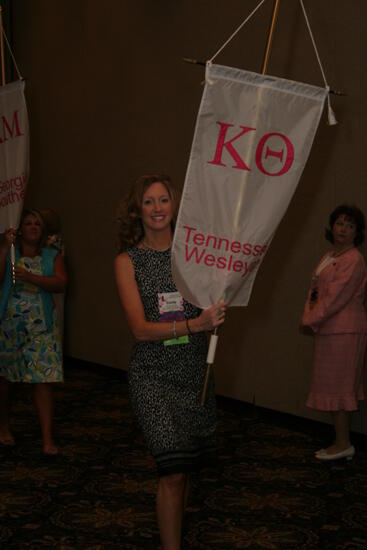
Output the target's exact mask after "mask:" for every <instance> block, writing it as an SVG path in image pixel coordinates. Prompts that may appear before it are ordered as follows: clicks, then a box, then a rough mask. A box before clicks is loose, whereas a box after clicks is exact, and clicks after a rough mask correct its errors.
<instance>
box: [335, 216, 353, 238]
mask: <svg viewBox="0 0 367 550" xmlns="http://www.w3.org/2000/svg"><path fill="white" fill-rule="evenodd" d="M356 233H357V228H356V224H355V223H354V221H353V220H352V219H350V218H348V217H347V216H346V215H345V214H341V215H340V216H339V217H338V218H337V219H336V220H335V223H334V225H333V237H334V244H336V245H339V246H341V245H342V246H351V245H352V244H354V239H355V236H356Z"/></svg>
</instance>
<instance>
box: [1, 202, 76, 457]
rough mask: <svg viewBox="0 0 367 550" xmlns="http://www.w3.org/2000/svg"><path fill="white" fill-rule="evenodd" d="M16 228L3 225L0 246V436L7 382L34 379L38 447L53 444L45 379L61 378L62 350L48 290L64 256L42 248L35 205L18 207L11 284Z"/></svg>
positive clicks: (61, 274)
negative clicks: (14, 244)
mask: <svg viewBox="0 0 367 550" xmlns="http://www.w3.org/2000/svg"><path fill="white" fill-rule="evenodd" d="M15 236H16V232H15V230H14V229H12V228H11V229H8V230H7V231H6V232H5V239H4V242H3V245H2V247H1V249H0V281H1V282H2V289H1V297H0V320H1V323H0V332H1V338H0V402H1V404H0V442H2V443H3V444H5V445H13V444H14V439H13V436H12V434H11V431H10V420H9V382H27V383H31V384H34V401H35V405H36V409H37V412H38V415H39V418H40V424H41V430H42V439H43V452H44V453H45V454H46V455H55V454H57V452H58V450H57V447H56V446H55V443H54V441H53V437H52V416H53V396H52V388H51V383H53V382H62V380H63V372H62V353H61V347H60V339H59V332H58V327H57V315H56V310H55V307H54V304H53V300H52V294H51V293H54V292H63V291H64V289H65V286H66V282H67V276H66V271H65V266H64V261H63V258H62V256H61V254H59V253H58V252H57V250H52V249H49V248H43V243H44V241H45V237H46V235H45V231H44V223H43V221H42V218H41V216H40V215H39V213H38V212H37V211H36V210H28V211H25V212H24V213H23V216H22V220H21V223H20V231H19V234H18V239H17V240H18V243H17V245H18V246H17V247H16V251H15V261H16V267H15V285H13V284H12V272H11V262H10V253H9V249H10V245H11V243H12V242H14V240H15Z"/></svg>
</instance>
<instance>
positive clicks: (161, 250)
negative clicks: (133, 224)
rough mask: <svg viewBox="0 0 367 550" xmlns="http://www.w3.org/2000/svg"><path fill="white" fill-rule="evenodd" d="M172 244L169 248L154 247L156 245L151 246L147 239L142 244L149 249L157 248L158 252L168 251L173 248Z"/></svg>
mask: <svg viewBox="0 0 367 550" xmlns="http://www.w3.org/2000/svg"><path fill="white" fill-rule="evenodd" d="M171 244H172V243H170V244H169V246H168V247H167V248H154V246H149V244H147V243H146V242H145V241H142V245H143V247H144V248H147V249H148V250H155V251H156V252H167V250H169V249H170V248H171Z"/></svg>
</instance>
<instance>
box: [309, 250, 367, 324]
mask: <svg viewBox="0 0 367 550" xmlns="http://www.w3.org/2000/svg"><path fill="white" fill-rule="evenodd" d="M365 277H366V266H365V263H364V261H363V258H362V257H361V256H360V255H359V254H358V255H356V256H354V257H353V258H348V259H347V258H346V259H345V260H344V261H343V263H341V264H340V266H338V271H337V273H336V274H335V279H334V280H333V281H331V282H330V283H329V284H328V285H327V292H325V293H322V295H320V296H319V297H318V301H317V303H316V304H315V305H314V307H312V308H310V304H309V300H308V301H307V304H306V307H305V311H304V314H303V318H302V324H303V325H304V326H309V327H311V328H312V330H314V331H315V332H316V331H317V329H318V326H319V325H320V324H321V323H323V322H324V321H326V320H327V319H329V318H330V317H332V316H333V315H335V314H336V313H338V312H339V311H340V310H341V309H343V308H344V307H345V306H346V305H347V304H348V302H349V301H350V300H351V299H352V298H353V296H354V294H355V292H356V291H357V290H358V288H359V287H360V285H361V284H362V281H363V279H364V278H365Z"/></svg>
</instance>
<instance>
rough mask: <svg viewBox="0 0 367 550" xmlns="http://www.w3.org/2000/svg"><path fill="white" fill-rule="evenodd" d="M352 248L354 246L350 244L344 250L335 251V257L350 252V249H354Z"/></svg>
mask: <svg viewBox="0 0 367 550" xmlns="http://www.w3.org/2000/svg"><path fill="white" fill-rule="evenodd" d="M352 248H354V246H353V245H352V246H348V248H344V250H340V251H339V252H334V253H333V258H337V257H338V256H341V255H342V254H344V253H345V252H348V250H352Z"/></svg>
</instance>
